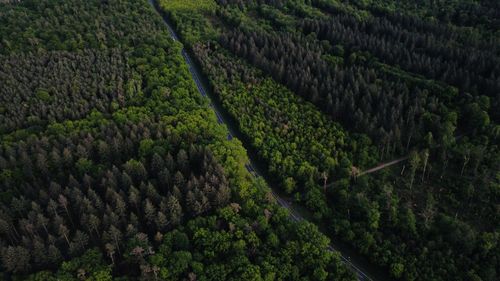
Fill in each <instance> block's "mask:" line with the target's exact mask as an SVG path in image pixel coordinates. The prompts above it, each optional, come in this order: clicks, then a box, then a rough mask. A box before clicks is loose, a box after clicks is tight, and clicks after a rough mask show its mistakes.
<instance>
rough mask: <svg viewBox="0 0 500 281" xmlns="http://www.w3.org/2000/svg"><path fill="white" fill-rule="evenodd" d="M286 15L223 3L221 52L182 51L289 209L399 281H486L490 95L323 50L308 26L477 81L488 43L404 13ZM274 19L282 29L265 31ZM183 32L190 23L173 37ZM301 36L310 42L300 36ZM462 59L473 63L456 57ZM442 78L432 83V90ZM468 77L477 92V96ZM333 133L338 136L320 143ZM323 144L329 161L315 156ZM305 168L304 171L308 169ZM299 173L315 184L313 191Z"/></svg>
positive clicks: (492, 185) (299, 9)
mask: <svg viewBox="0 0 500 281" xmlns="http://www.w3.org/2000/svg"><path fill="white" fill-rule="evenodd" d="M282 2H283V1H218V3H219V4H220V8H219V9H218V10H217V12H216V16H217V17H218V19H219V21H217V20H214V19H212V20H211V22H213V23H216V25H214V26H210V25H209V26H205V27H204V28H205V30H207V29H210V28H212V29H213V30H212V31H211V32H214V30H215V31H216V32H218V34H219V38H218V40H217V42H213V41H212V42H210V41H209V42H206V41H203V39H202V38H203V36H201V37H200V40H199V41H198V42H197V43H196V44H193V45H191V47H192V50H193V53H194V54H195V56H196V57H197V58H198V60H199V62H200V64H201V66H202V68H203V71H204V72H205V73H206V74H207V76H208V79H209V80H210V82H211V84H212V86H213V88H214V92H215V93H216V95H217V96H218V97H219V98H220V100H221V101H222V104H223V106H224V107H225V108H226V109H227V110H228V111H229V113H230V114H231V115H232V116H233V117H234V118H235V119H236V121H237V122H238V124H239V126H240V128H241V130H242V131H243V133H244V134H245V135H246V136H247V137H248V139H249V143H250V144H251V145H252V146H253V148H255V149H256V150H257V152H258V153H259V155H260V156H261V157H262V159H263V160H265V162H266V164H267V166H268V170H269V172H270V174H271V175H272V176H273V178H277V179H278V182H277V185H278V186H280V187H282V188H283V189H284V190H285V191H288V192H290V191H292V192H295V193H294V194H293V198H294V199H295V200H296V201H297V202H299V203H301V204H302V205H304V206H306V207H307V208H308V209H309V210H311V211H313V212H314V217H315V219H317V222H319V223H322V224H325V225H328V227H329V231H330V234H332V235H333V236H334V237H336V238H337V239H342V240H344V241H345V242H347V243H349V244H350V245H352V246H353V247H355V248H356V249H357V250H358V252H359V253H360V254H363V255H365V256H367V257H368V258H369V259H370V260H371V261H372V262H373V263H374V264H376V265H379V266H381V267H384V268H386V269H387V272H388V273H389V274H390V275H391V276H392V277H394V278H397V279H402V280H448V279H450V278H454V279H458V280H495V279H496V276H497V275H498V273H497V272H496V268H498V260H499V253H500V251H499V249H498V245H499V244H498V241H499V240H498V239H499V236H498V233H499V231H498V227H497V225H498V221H499V216H498V210H497V209H498V208H497V204H496V201H498V196H499V194H498V192H497V191H496V190H497V188H498V168H499V167H498V163H500V162H499V161H498V160H499V159H500V158H499V156H500V154H499V152H498V136H499V134H498V128H499V127H498V126H497V125H496V123H495V122H494V121H492V120H496V119H495V118H494V116H495V115H494V114H496V113H494V112H496V111H497V110H496V102H495V99H494V98H493V97H494V96H495V92H493V93H490V94H492V95H490V96H491V97H492V98H493V99H490V98H488V97H486V96H481V94H483V93H482V92H473V93H472V94H469V93H466V90H464V88H461V89H458V90H457V89H456V88H454V87H452V86H450V85H447V84H446V83H443V82H442V81H436V80H431V79H425V77H422V76H421V75H418V73H412V72H411V71H412V70H411V69H406V68H405V67H404V65H400V64H399V61H393V63H392V65H389V64H388V63H387V61H383V60H381V59H380V58H378V59H377V58H376V56H375V55H374V54H372V53H371V51H369V50H368V49H362V48H360V47H359V46H357V45H356V46H355V45H349V44H347V43H344V42H342V41H339V40H337V41H335V40H332V41H331V42H330V41H320V40H319V39H318V36H322V35H321V32H322V31H325V32H326V33H328V31H329V29H330V26H329V25H328V24H326V25H324V27H323V29H321V28H319V27H318V29H315V28H316V26H315V23H319V22H330V21H331V22H337V21H339V22H342V20H344V18H349V20H347V21H351V20H352V21H354V20H355V23H354V24H353V26H355V27H356V28H358V29H359V27H360V26H361V27H362V31H363V32H365V33H369V32H375V33H376V34H377V36H372V37H373V39H370V40H368V39H367V40H366V42H368V43H370V42H378V41H377V40H381V39H380V38H379V37H380V36H379V35H381V34H386V33H387V34H386V35H385V36H383V39H384V40H387V42H392V43H394V44H395V45H394V46H393V49H385V50H386V51H387V52H389V51H391V50H392V52H395V53H397V52H408V55H409V56H414V55H420V56H422V54H425V55H426V56H429V57H433V56H440V55H439V54H441V56H442V57H443V61H448V62H449V63H450V64H452V65H454V67H455V66H459V65H461V64H462V66H461V67H463V68H471V69H476V67H478V69H479V68H482V67H483V66H480V65H475V66H470V65H468V64H467V63H464V61H466V60H467V59H476V60H477V61H481V60H482V61H483V64H484V66H485V68H483V70H484V71H485V72H484V73H483V74H484V75H486V78H485V79H489V76H491V74H492V73H496V72H497V70H495V69H496V65H493V64H492V65H489V66H486V65H487V64H489V62H488V60H487V59H486V58H487V57H484V56H483V57H482V58H480V57H481V56H482V55H479V54H486V53H488V52H489V51H486V50H480V48H483V49H484V48H485V46H488V44H490V43H491V42H490V43H489V42H488V41H487V40H484V41H482V40H475V39H474V38H472V39H466V38H465V37H464V36H462V35H460V34H459V33H458V32H455V31H456V30H460V29H455V27H449V26H445V25H440V24H439V23H429V24H423V23H422V22H423V20H420V21H416V20H415V18H413V17H405V16H404V14H402V13H398V15H394V14H389V13H387V14H384V15H383V16H381V15H380V14H379V16H378V17H374V16H373V15H371V14H370V13H369V11H366V10H358V9H357V8H356V7H353V6H348V5H347V6H344V5H343V4H342V5H338V7H341V8H342V9H335V10H334V11H335V14H336V16H335V17H333V19H330V20H325V19H326V18H327V17H328V16H329V14H326V13H323V12H322V11H321V10H318V9H315V7H312V6H309V2H308V1H305V2H304V1H287V2H286V3H282ZM311 2H314V6H316V7H318V6H319V5H317V2H334V1H311ZM335 2H336V1H335ZM345 7H348V9H345V10H344V9H343V8H345ZM322 9H323V7H322ZM325 10H326V9H325ZM330 11H331V10H330ZM344 14H346V15H351V14H353V15H355V17H351V16H345V15H344ZM200 15H203V14H200ZM270 15H279V16H280V18H279V19H277V20H273V19H271V17H270ZM342 15H344V16H342ZM211 17H212V18H213V15H211ZM305 18H308V19H307V20H306V19H305ZM359 18H361V19H363V20H365V21H366V22H368V23H373V25H374V26H375V27H376V28H374V27H373V26H372V25H370V24H366V23H365V22H363V21H358V19H359ZM415 21H416V23H417V24H415V25H413V24H411V23H413V22H415ZM342 24H344V23H342ZM349 24H351V23H349ZM190 25H196V23H194V22H184V23H183V24H180V25H178V27H179V28H181V29H182V28H183V27H186V26H190ZM358 25H359V26H358ZM215 26H217V27H220V28H219V29H214V27H215ZM235 26H237V27H235ZM306 26H307V28H312V29H314V31H315V33H316V32H317V34H312V35H309V36H305V34H301V33H304V31H305V29H306ZM318 26H319V25H318ZM190 28H192V29H193V28H196V27H190ZM349 28H350V27H349ZM349 28H346V29H345V30H346V36H345V37H346V38H347V39H343V38H341V39H342V40H351V39H353V38H356V36H358V35H356V34H349V30H350V29H349ZM312 29H311V30H312ZM311 30H309V31H311ZM447 30H451V32H446V31H447ZM309 31H306V32H305V33H309ZM377 32H378V33H377ZM484 32H488V31H484ZM332 34H333V35H332V36H336V35H337V34H336V33H333V32H332ZM350 35H352V36H350ZM392 35H394V36H393V37H391V36H392ZM363 36H364V35H363ZM363 36H361V35H359V38H360V40H359V41H360V42H362V41H363V40H365V39H366V38H365V37H363ZM405 36H406V37H405ZM370 38H371V37H370ZM395 38H396V39H395ZM397 38H399V39H401V38H404V39H405V40H404V41H398V40H399V39H397ZM419 38H420V39H419ZM437 38H440V39H439V40H438V39H437ZM320 39H326V38H320ZM417 39H418V40H417ZM353 40H354V39H353ZM417 41H418V42H417ZM440 41H443V42H448V43H449V44H450V45H453V47H451V48H452V49H451V50H450V51H448V52H444V51H443V50H445V51H447V50H448V49H446V48H449V47H450V46H446V48H445V45H444V44H445V43H442V42H440ZM349 42H350V41H349ZM356 42H357V41H356ZM404 42H408V44H409V45H405V43H404ZM410 42H412V43H410ZM450 42H452V43H453V44H452V43H450ZM392 43H391V44H392ZM396 43H397V44H396ZM356 44H357V43H356ZM381 44H382V45H384V44H385V43H384V42H382V43H381ZM398 44H400V45H398ZM413 45H415V46H413ZM417 45H418V46H419V47H421V48H418V49H417V48H416V47H417ZM398 46H399V47H398ZM394 48H396V49H397V50H396V49H394ZM382 49H383V48H382ZM400 49H402V50H400ZM463 50H470V52H471V53H473V54H476V55H472V56H470V57H468V58H465V57H464V54H465V53H464V51H463ZM491 50H494V47H493V48H491ZM440 52H441V53H440ZM231 53H232V54H231ZM236 57H241V58H244V60H241V59H238V58H236ZM388 58H389V57H388ZM445 58H446V59H445ZM464 59H465V60H464ZM494 59H495V58H493V60H494ZM401 61H402V62H404V61H405V58H402V60H401ZM256 69H259V70H256ZM441 71H442V69H441V70H439V71H437V72H436V75H435V76H428V77H429V78H433V79H436V77H440V75H443V73H442V72H441ZM474 71H475V70H474ZM488 71H493V72H490V73H486V72H488ZM485 73H486V74H485ZM424 74H425V75H428V74H427V73H424ZM474 75H475V74H474ZM474 75H472V76H474ZM494 75H496V74H494ZM269 76H270V77H272V78H274V81H273V80H271V79H270V78H269ZM472 76H471V77H472ZM474 77H475V76H474ZM476 78H477V77H476ZM476 78H471V80H473V82H472V83H476V84H478V82H477V81H476V80H475V79H476ZM493 81H494V80H493ZM278 83H282V84H283V85H285V86H287V88H288V90H287V89H285V88H284V87H283V86H281V85H279V84H278ZM478 85H479V84H478ZM481 87H482V85H481ZM290 90H291V91H293V92H295V93H297V94H299V95H300V96H302V97H304V98H305V99H306V100H309V101H312V102H313V103H314V105H316V106H317V107H318V108H320V109H322V111H323V112H326V113H327V115H329V116H332V117H333V118H335V120H339V121H341V124H342V125H343V127H344V129H342V127H340V126H339V125H333V124H335V123H331V122H330V121H328V119H324V116H323V115H321V114H319V115H318V114H315V113H316V112H318V111H317V110H315V109H314V108H312V107H311V106H310V105H309V104H307V103H306V102H304V101H303V100H301V99H300V98H299V99H297V98H293V97H292V96H290V94H291V92H290ZM481 90H485V89H484V88H481ZM329 97H330V98H329ZM337 99H338V100H337ZM334 105H337V106H336V107H334ZM313 112H314V113H313ZM295 116H297V117H295ZM334 126H335V129H334V131H337V133H335V132H333V134H329V133H328V132H329V129H330V128H332V127H334ZM347 131H350V133H349V134H348V133H347ZM340 132H342V134H345V137H344V138H342V142H343V145H335V146H334V147H335V150H334V151H332V150H329V149H328V148H329V147H331V146H330V144H327V145H325V146H324V145H323V144H326V143H325V142H323V141H321V140H319V139H322V138H324V137H328V136H335V135H336V134H338V133H340ZM353 132H359V133H368V134H369V136H370V137H371V139H373V141H374V143H375V144H376V146H378V149H375V148H374V147H373V146H372V145H371V144H370V141H369V138H368V137H367V136H366V135H364V134H363V135H361V136H358V135H357V134H354V133H353ZM387 132H389V133H387ZM396 136H399V138H398V137H396ZM336 140H340V139H338V138H337V139H336ZM316 141H317V142H316ZM318 143H319V144H321V146H319V147H320V148H326V149H320V150H317V148H318V145H317V144H318ZM339 144H340V143H339ZM412 147H413V149H412ZM407 149H408V150H411V151H413V152H412V153H409V152H408V153H409V154H410V155H409V159H408V160H407V161H405V162H402V163H403V164H402V165H401V166H396V167H394V168H388V169H385V170H382V171H379V172H377V173H378V174H374V175H364V176H362V177H360V178H358V179H357V180H356V181H351V180H350V179H349V176H350V174H351V173H350V172H354V173H355V172H356V169H352V170H351V166H352V163H355V164H356V165H357V164H358V163H363V164H361V165H370V163H372V164H373V162H374V161H377V160H379V161H380V159H383V158H384V157H387V156H388V155H391V154H392V155H398V154H400V153H404V152H405V150H407ZM317 152H320V153H321V154H319V155H318V154H316V153H317ZM325 153H326V154H325ZM328 153H329V154H328ZM322 155H324V157H325V158H324V159H328V158H329V157H330V158H332V159H335V160H336V161H337V162H336V163H335V165H334V167H337V168H335V169H334V170H333V171H332V172H330V173H328V172H326V173H322V172H323V171H324V169H323V167H324V165H325V164H326V163H328V161H326V160H325V161H321V160H322V158H321V157H322ZM338 155H344V156H345V157H344V158H337V156H338ZM363 159H365V160H367V161H366V162H364V161H363ZM358 161H359V162H358ZM332 163H333V162H332ZM306 164H307V165H310V167H309V169H305V168H303V166H304V165H306ZM303 171H311V172H310V173H309V174H308V175H313V176H312V177H310V176H309V178H310V180H308V179H307V178H308V177H307V176H306V177H304V174H303V173H302V172H303ZM330 183H331V184H330ZM464 204H466V205H467V208H464Z"/></svg>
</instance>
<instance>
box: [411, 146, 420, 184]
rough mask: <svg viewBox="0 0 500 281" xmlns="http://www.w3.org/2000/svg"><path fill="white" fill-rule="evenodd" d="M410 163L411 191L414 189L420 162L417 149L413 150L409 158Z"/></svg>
mask: <svg viewBox="0 0 500 281" xmlns="http://www.w3.org/2000/svg"><path fill="white" fill-rule="evenodd" d="M408 162H409V165H410V191H411V190H412V186H413V180H414V179H415V173H416V171H417V168H418V165H419V164H420V156H419V155H418V153H417V152H416V151H412V152H411V153H410V156H409V158H408Z"/></svg>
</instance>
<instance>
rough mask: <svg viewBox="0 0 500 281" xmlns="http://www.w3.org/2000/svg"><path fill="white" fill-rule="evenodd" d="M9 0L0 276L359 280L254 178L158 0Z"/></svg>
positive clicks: (3, 11)
mask: <svg viewBox="0 0 500 281" xmlns="http://www.w3.org/2000/svg"><path fill="white" fill-rule="evenodd" d="M4 2H5V1H3V2H2V3H0V38H1V40H0V65H1V66H0V84H1V85H2V86H1V87H0V88H1V90H0V100H1V103H0V124H1V125H0V272H1V273H0V279H1V280H54V281H55V280H355V277H354V275H353V273H351V272H350V271H348V269H347V267H346V266H345V265H344V264H343V263H342V262H341V260H340V256H339V254H338V253H335V252H332V251H329V250H328V246H329V239H328V238H327V237H326V236H324V235H323V234H321V233H320V232H319V230H318V228H317V227H316V226H315V225H313V224H311V223H308V222H301V223H295V222H292V221H291V220H290V219H289V214H288V212H287V211H286V210H284V209H282V208H280V207H278V205H277V204H276V203H275V202H274V199H273V197H272V196H271V195H270V193H269V188H268V187H267V185H266V183H265V182H264V181H263V180H262V179H257V178H254V177H252V176H251V175H250V173H249V172H248V171H247V170H246V169H245V165H246V164H247V163H248V157H247V155H246V151H245V149H244V148H243V147H242V144H241V142H240V141H239V140H237V139H235V138H233V139H230V140H228V138H227V135H228V130H227V128H226V127H225V126H224V125H221V124H219V123H218V122H217V119H216V116H215V114H214V112H213V111H212V110H211V108H210V106H209V104H208V101H207V100H206V99H205V98H203V97H202V96H201V95H200V94H199V92H198V91H197V89H196V86H195V83H194V81H193V79H192V77H191V74H190V72H189V70H188V66H187V65H186V62H185V60H184V58H183V56H182V54H181V50H182V48H183V46H182V45H181V44H180V43H178V42H175V41H174V40H172V39H171V38H170V35H169V34H168V31H167V29H166V27H165V26H164V25H163V22H162V19H161V16H160V15H159V14H157V13H156V12H155V11H154V9H153V7H152V6H151V5H150V4H149V3H148V2H147V1H145V0H144V1H123V0H102V1H101V0H89V1H81V0H69V1H67V0H65V1H63V0H41V1H38V0H37V1H34V0H22V1H9V2H11V3H9V2H8V3H4ZM180 7H181V8H182V9H181V10H182V11H189V9H191V8H194V7H195V6H188V5H182V6H180ZM200 11H207V12H209V11H210V10H205V9H204V8H203V9H201V8H200Z"/></svg>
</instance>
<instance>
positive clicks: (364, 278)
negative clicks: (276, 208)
mask: <svg viewBox="0 0 500 281" xmlns="http://www.w3.org/2000/svg"><path fill="white" fill-rule="evenodd" d="M148 1H149V3H150V4H151V5H153V7H154V8H155V10H157V9H158V8H157V7H156V5H155V3H154V0H148ZM157 12H160V11H158V10H157ZM160 14H161V12H160ZM164 23H165V25H166V27H167V29H168V30H169V32H170V35H171V36H172V39H174V40H175V41H179V37H178V36H177V34H176V33H175V31H174V30H173V28H172V27H171V26H170V24H169V22H168V21H167V20H166V19H164ZM182 56H183V57H184V59H185V60H186V63H187V64H188V67H189V71H190V72H191V75H192V76H193V79H194V81H195V84H196V86H197V87H198V90H199V92H200V94H201V95H202V96H204V97H207V98H209V99H210V101H211V104H210V107H211V108H212V109H213V110H214V112H215V114H216V115H217V120H218V122H219V123H220V124H227V123H226V122H225V121H224V118H223V117H222V114H221V113H220V112H219V111H218V109H217V108H216V106H214V104H213V101H212V98H211V97H210V96H209V95H207V90H206V89H205V87H204V85H203V83H202V82H201V80H200V75H201V74H200V73H199V72H198V70H197V69H196V68H195V66H194V64H193V62H192V60H191V58H190V56H189V54H188V53H187V52H186V50H185V49H183V50H182ZM227 127H228V130H229V133H228V136H227V138H228V139H229V140H230V139H232V138H233V135H234V131H233V128H231V126H229V124H228V126H227ZM252 163H253V160H252V159H250V163H248V164H247V165H246V168H247V170H248V171H249V172H250V173H251V174H252V175H253V176H255V177H262V175H261V174H259V172H258V171H257V170H256V169H255V168H254V165H253V164H252ZM271 194H272V196H273V197H274V198H275V199H276V202H277V203H278V204H279V205H281V206H282V207H284V208H286V209H287V210H288V211H289V213H290V218H291V219H292V220H294V221H297V222H299V221H303V220H305V219H304V217H303V216H302V215H301V214H300V213H299V212H298V211H297V210H296V209H295V208H294V207H292V206H291V204H290V203H289V202H288V201H286V200H285V199H283V198H281V197H280V196H279V195H278V194H277V193H276V192H275V191H274V190H272V189H271ZM328 250H330V251H333V252H339V253H340V257H341V259H342V261H343V262H344V263H345V264H346V265H347V266H348V267H349V268H350V269H351V270H352V271H353V272H354V273H355V274H356V276H357V278H358V280H360V281H374V279H372V278H370V277H369V276H368V274H367V273H366V272H365V271H364V270H362V269H360V266H359V265H355V264H353V262H351V260H350V258H349V257H346V256H345V255H344V254H342V252H340V251H338V250H336V249H335V248H334V247H333V246H332V245H330V246H329V247H328Z"/></svg>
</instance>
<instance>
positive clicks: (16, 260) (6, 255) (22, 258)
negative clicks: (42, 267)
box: [2, 246, 31, 273]
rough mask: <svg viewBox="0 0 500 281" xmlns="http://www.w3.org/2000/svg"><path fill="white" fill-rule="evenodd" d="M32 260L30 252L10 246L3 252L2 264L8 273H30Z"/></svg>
mask: <svg viewBox="0 0 500 281" xmlns="http://www.w3.org/2000/svg"><path fill="white" fill-rule="evenodd" d="M30 259H31V255H30V251H28V249H26V248H24V247H21V246H16V247H12V246H9V247H7V248H5V249H4V250H3V251H2V264H3V266H4V267H5V269H6V270H7V271H10V272H13V273H21V272H28V271H29V269H30Z"/></svg>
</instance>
